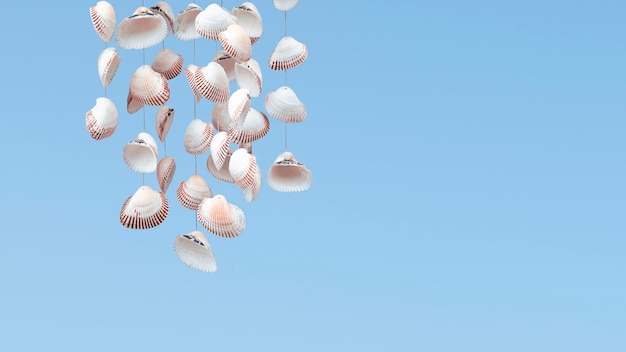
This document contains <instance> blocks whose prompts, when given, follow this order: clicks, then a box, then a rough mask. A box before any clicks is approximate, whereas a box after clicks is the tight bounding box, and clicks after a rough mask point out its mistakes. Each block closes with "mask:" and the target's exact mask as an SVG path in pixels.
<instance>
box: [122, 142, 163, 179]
mask: <svg viewBox="0 0 626 352" xmlns="http://www.w3.org/2000/svg"><path fill="white" fill-rule="evenodd" d="M122 157H123V159H124V163H126V166H128V167H129V168H130V169H131V170H133V171H136V172H139V173H150V172H154V171H155V170H156V168H157V162H158V160H159V154H158V149H157V144H156V141H155V140H154V138H152V136H150V135H149V134H148V133H146V132H139V134H138V135H137V138H136V139H134V140H132V141H130V142H128V143H126V145H125V146H124V150H123V151H122Z"/></svg>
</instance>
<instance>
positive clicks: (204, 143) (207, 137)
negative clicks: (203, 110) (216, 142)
mask: <svg viewBox="0 0 626 352" xmlns="http://www.w3.org/2000/svg"><path fill="white" fill-rule="evenodd" d="M214 133H215V132H214V131H213V126H211V124H210V123H208V122H204V121H202V120H200V119H193V120H191V122H190V123H189V125H187V129H186V130H185V139H184V145H185V150H186V151H187V153H189V154H193V155H198V154H202V153H204V152H206V151H207V150H209V148H210V146H211V140H212V139H213V134H214Z"/></svg>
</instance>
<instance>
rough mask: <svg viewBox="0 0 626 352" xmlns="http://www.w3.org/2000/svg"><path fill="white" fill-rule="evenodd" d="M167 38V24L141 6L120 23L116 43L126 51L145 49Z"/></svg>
mask: <svg viewBox="0 0 626 352" xmlns="http://www.w3.org/2000/svg"><path fill="white" fill-rule="evenodd" d="M166 36H167V22H166V21H165V19H164V18H163V17H162V16H160V15H157V14H155V13H154V12H152V10H150V9H149V8H147V7H144V6H141V7H139V8H137V10H135V12H134V13H133V14H132V15H131V16H129V17H126V18H124V19H123V20H122V22H120V24H119V26H118V27H117V33H116V35H115V42H116V43H117V45H119V46H120V47H121V48H124V49H145V48H149V47H151V46H154V45H156V44H158V43H160V42H162V41H163V39H165V37H166Z"/></svg>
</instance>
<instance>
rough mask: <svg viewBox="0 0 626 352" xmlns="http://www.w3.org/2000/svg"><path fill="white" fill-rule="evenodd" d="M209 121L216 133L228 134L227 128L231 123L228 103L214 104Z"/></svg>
mask: <svg viewBox="0 0 626 352" xmlns="http://www.w3.org/2000/svg"><path fill="white" fill-rule="evenodd" d="M211 121H212V122H213V126H215V129H217V131H218V132H222V131H226V132H228V127H229V126H230V123H231V119H230V115H229V114H228V103H220V104H215V106H214V107H213V111H212V113H211Z"/></svg>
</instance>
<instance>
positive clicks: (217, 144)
mask: <svg viewBox="0 0 626 352" xmlns="http://www.w3.org/2000/svg"><path fill="white" fill-rule="evenodd" d="M229 147H230V135H229V134H228V133H226V132H224V131H222V132H218V133H217V134H216V135H215V136H213V140H212V141H211V148H210V149H211V160H212V161H213V163H214V164H215V167H216V168H217V169H218V170H219V169H221V168H222V166H223V165H224V161H226V157H227V156H228V151H229V149H230V148H229Z"/></svg>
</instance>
